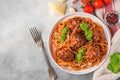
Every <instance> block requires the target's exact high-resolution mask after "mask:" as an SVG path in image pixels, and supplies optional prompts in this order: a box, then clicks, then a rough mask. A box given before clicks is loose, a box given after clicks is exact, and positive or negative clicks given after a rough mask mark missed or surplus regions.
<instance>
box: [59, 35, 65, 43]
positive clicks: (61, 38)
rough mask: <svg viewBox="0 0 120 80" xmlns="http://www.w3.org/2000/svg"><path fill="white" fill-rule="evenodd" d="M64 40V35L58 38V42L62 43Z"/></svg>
mask: <svg viewBox="0 0 120 80" xmlns="http://www.w3.org/2000/svg"><path fill="white" fill-rule="evenodd" d="M65 38H66V36H65V35H62V36H61V37H60V42H61V43H63V42H64V41H65Z"/></svg>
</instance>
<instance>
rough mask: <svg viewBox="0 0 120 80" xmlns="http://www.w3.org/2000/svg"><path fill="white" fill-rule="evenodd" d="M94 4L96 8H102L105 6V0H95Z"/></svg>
mask: <svg viewBox="0 0 120 80" xmlns="http://www.w3.org/2000/svg"><path fill="white" fill-rule="evenodd" d="M93 4H94V7H95V8H102V7H103V6H104V2H103V0H94V3H93Z"/></svg>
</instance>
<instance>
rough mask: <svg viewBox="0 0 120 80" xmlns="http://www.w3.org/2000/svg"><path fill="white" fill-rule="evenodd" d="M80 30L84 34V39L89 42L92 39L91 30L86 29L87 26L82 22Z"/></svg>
mask: <svg viewBox="0 0 120 80" xmlns="http://www.w3.org/2000/svg"><path fill="white" fill-rule="evenodd" d="M80 28H81V29H82V30H83V31H84V32H85V36H86V39H87V40H88V41H90V40H91V39H92V37H93V32H92V30H90V29H88V24H86V23H84V22H82V23H81V24H80Z"/></svg>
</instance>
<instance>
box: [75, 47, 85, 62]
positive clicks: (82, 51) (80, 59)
mask: <svg viewBox="0 0 120 80" xmlns="http://www.w3.org/2000/svg"><path fill="white" fill-rule="evenodd" d="M85 52H86V48H82V49H80V50H79V51H78V53H77V54H76V57H75V59H76V61H77V62H82V61H83V54H84V53H85Z"/></svg>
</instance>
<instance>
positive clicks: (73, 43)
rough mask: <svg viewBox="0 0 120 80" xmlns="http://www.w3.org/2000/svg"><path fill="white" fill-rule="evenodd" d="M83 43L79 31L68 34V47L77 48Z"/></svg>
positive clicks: (83, 40)
mask: <svg viewBox="0 0 120 80" xmlns="http://www.w3.org/2000/svg"><path fill="white" fill-rule="evenodd" d="M84 44H85V39H84V38H83V37H82V36H81V35H80V33H74V34H71V36H70V47H71V49H72V50H77V49H79V48H80V47H81V46H83V45H84Z"/></svg>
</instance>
